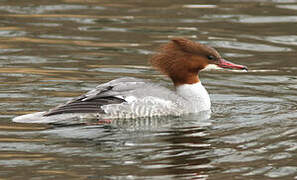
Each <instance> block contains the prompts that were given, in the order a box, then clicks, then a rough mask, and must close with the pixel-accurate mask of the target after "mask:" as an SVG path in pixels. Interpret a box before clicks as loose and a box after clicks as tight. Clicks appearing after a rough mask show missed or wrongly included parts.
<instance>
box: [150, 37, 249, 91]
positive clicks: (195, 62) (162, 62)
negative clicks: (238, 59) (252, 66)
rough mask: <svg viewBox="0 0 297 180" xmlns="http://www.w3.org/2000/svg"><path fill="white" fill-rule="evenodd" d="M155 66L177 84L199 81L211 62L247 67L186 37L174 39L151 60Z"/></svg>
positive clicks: (233, 66) (231, 67)
mask: <svg viewBox="0 0 297 180" xmlns="http://www.w3.org/2000/svg"><path fill="white" fill-rule="evenodd" d="M150 62H151V64H152V66H153V67H155V68H157V69H158V70H160V71H161V72H163V73H164V74H166V75H168V76H169V77H170V78H171V79H172V81H173V83H174V84H175V86H178V85H182V84H193V83H197V82H199V78H198V73H199V71H200V70H202V69H204V68H205V67H206V66H208V65H209V64H214V65H217V66H219V67H221V68H228V69H246V70H247V68H246V67H245V66H241V65H236V64H233V63H231V62H228V61H226V60H224V59H223V58H222V57H221V56H220V54H219V53H218V52H217V51H216V50H215V49H213V48H212V47H210V46H207V45H204V44H200V43H198V42H194V41H191V40H188V39H185V38H175V39H172V41H171V42H169V43H168V44H165V45H163V46H162V47H161V48H160V50H159V51H158V52H157V54H155V55H154V56H153V57H152V58H151V60H150Z"/></svg>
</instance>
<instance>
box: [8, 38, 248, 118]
mask: <svg viewBox="0 0 297 180" xmlns="http://www.w3.org/2000/svg"><path fill="white" fill-rule="evenodd" d="M149 62H150V64H151V65H152V66H153V67H154V68H155V69H156V70H158V71H160V72H161V73H163V74H164V75H166V76H168V77H169V79H171V81H172V83H173V85H174V87H175V88H174V90H171V89H169V88H166V87H164V86H162V85H160V84H157V83H153V82H152V81H150V80H147V79H140V78H135V77H120V78H117V79H114V80H111V81H109V82H106V83H103V84H99V85H98V86H97V87H96V88H95V89H93V90H90V91H88V92H87V93H85V94H83V95H81V96H79V97H76V98H73V99H71V100H70V101H68V102H66V103H63V104H61V105H58V106H56V107H54V108H52V109H50V110H48V111H43V112H36V113H31V114H26V115H21V116H17V117H15V118H13V122H21V123H51V122H57V121H72V120H84V119H96V120H98V121H100V120H113V119H128V118H131V119H135V118H145V117H162V116H181V115H183V114H190V113H199V112H202V111H210V109H211V101H210V97H209V94H208V92H207V90H206V89H205V87H204V86H203V85H202V83H201V81H200V78H199V72H201V71H202V70H205V69H207V68H210V67H211V68H214V67H215V68H217V69H233V70H234V69H235V70H243V71H247V67H246V66H244V65H239V64H235V63H232V62H230V61H227V60H225V59H223V58H222V56H221V55H220V54H219V53H218V51H216V50H215V49H214V48H212V47H210V46H208V45H206V44H202V43H199V42H196V41H192V40H189V39H187V38H183V37H179V38H173V39H171V40H170V41H169V42H168V43H166V44H164V45H162V46H161V47H160V48H159V49H158V50H157V52H156V53H155V54H154V55H152V57H151V58H150V60H149Z"/></svg>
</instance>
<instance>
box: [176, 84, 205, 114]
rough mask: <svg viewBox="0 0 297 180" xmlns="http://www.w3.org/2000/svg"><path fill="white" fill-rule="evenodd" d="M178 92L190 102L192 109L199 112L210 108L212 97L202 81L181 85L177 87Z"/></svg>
mask: <svg viewBox="0 0 297 180" xmlns="http://www.w3.org/2000/svg"><path fill="white" fill-rule="evenodd" d="M176 92H177V94H179V95H180V96H182V97H183V98H184V99H185V100H186V101H187V102H188V103H189V106H188V108H189V110H190V111H192V112H199V111H205V110H209V109H210V106H211V103H210V98H209V95H208V92H207V91H206V89H205V88H204V86H203V85H202V84H201V82H198V83H195V84H183V85H180V86H178V87H176Z"/></svg>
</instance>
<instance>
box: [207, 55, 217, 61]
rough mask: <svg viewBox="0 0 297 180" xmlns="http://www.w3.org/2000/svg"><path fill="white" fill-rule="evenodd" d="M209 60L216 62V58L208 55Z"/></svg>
mask: <svg viewBox="0 0 297 180" xmlns="http://www.w3.org/2000/svg"><path fill="white" fill-rule="evenodd" d="M207 59H209V60H215V57H214V56H212V55H208V56H207Z"/></svg>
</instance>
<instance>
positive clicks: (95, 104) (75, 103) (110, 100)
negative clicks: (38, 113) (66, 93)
mask: <svg viewBox="0 0 297 180" xmlns="http://www.w3.org/2000/svg"><path fill="white" fill-rule="evenodd" d="M123 102H125V100H124V99H121V98H117V97H113V96H109V97H100V98H92V99H88V100H84V98H83V97H79V98H77V99H75V100H72V101H70V102H68V103H66V104H63V105H60V106H58V107H56V108H53V109H51V110H49V111H48V112H47V113H45V114H44V116H51V115H57V114H64V113H100V114H104V111H103V109H101V106H103V105H107V104H120V103H123Z"/></svg>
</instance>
